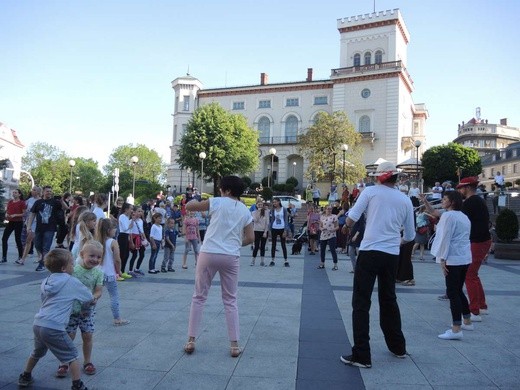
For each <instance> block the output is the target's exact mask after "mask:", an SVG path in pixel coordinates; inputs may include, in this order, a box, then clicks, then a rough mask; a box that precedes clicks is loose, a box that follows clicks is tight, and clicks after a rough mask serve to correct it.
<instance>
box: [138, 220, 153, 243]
mask: <svg viewBox="0 0 520 390" xmlns="http://www.w3.org/2000/svg"><path fill="white" fill-rule="evenodd" d="M135 226H137V231H138V232H139V238H140V240H141V246H144V247H145V248H146V247H147V246H148V245H150V243H149V242H148V240H147V239H146V238H141V234H143V232H142V231H141V229H139V224H138V223H137V222H136V224H135Z"/></svg>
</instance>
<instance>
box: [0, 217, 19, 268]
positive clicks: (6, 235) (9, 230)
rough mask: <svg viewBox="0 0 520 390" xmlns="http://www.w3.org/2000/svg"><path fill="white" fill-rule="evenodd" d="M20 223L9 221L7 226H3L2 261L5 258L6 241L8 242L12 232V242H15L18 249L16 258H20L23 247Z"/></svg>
mask: <svg viewBox="0 0 520 390" xmlns="http://www.w3.org/2000/svg"><path fill="white" fill-rule="evenodd" d="M22 228H23V222H22V221H9V222H7V225H5V229H4V235H3V236H2V259H5V258H6V257H7V241H9V237H10V236H11V233H12V232H13V231H14V240H15V241H16V248H17V249H18V258H21V257H22V255H23V245H22Z"/></svg>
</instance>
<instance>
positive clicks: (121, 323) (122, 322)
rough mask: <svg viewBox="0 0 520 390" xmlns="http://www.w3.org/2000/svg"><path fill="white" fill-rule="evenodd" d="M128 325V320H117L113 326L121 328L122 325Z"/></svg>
mask: <svg viewBox="0 0 520 390" xmlns="http://www.w3.org/2000/svg"><path fill="white" fill-rule="evenodd" d="M129 323H130V321H128V320H118V321H114V326H123V325H128V324H129Z"/></svg>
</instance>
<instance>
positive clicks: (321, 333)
mask: <svg viewBox="0 0 520 390" xmlns="http://www.w3.org/2000/svg"><path fill="white" fill-rule="evenodd" d="M305 257H306V258H305V263H304V270H303V291H302V307H301V317H300V345H299V350H298V371H297V375H296V390H307V389H318V388H326V389H346V388H351V389H364V388H365V385H364V384H363V379H362V378H361V374H360V372H359V369H358V368H355V367H346V366H345V365H344V364H343V363H341V362H340V360H339V357H340V356H341V355H344V354H350V351H351V348H352V346H351V345H350V342H349V340H348V336H347V332H346V331H345V325H344V324H343V319H342V317H341V313H340V311H339V308H338V305H337V303H336V299H335V297H334V292H333V290H332V286H331V285H330V282H329V278H328V277H327V272H326V271H325V270H324V269H323V270H319V269H316V263H317V262H316V261H312V260H313V259H314V260H316V257H313V258H312V257H309V258H307V256H305Z"/></svg>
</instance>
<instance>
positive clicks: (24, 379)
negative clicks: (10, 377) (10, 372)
mask: <svg viewBox="0 0 520 390" xmlns="http://www.w3.org/2000/svg"><path fill="white" fill-rule="evenodd" d="M33 382H34V379H33V377H32V375H31V374H26V373H25V372H24V373H23V374H20V376H19V377H18V386H20V387H27V386H29V385H30V384H31V383H33Z"/></svg>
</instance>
